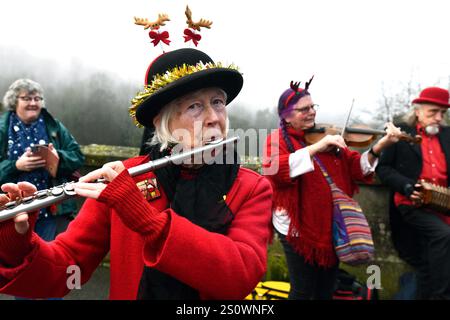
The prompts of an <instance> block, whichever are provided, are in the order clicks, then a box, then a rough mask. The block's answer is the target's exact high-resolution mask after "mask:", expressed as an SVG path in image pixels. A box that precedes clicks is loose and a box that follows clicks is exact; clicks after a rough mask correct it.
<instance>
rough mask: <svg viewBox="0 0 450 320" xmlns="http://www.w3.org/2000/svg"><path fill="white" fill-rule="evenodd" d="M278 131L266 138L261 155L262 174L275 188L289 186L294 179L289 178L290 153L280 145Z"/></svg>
mask: <svg viewBox="0 0 450 320" xmlns="http://www.w3.org/2000/svg"><path fill="white" fill-rule="evenodd" d="M280 139H281V138H280V134H279V131H275V132H273V133H272V134H270V135H268V136H267V139H266V148H265V151H264V154H263V163H262V167H263V174H264V175H265V176H266V177H267V178H268V179H270V180H271V181H272V182H273V183H274V184H275V185H276V186H278V187H283V186H290V185H293V184H295V179H292V178H291V177H290V176H289V156H290V152H289V150H288V149H287V147H286V146H285V144H284V143H280Z"/></svg>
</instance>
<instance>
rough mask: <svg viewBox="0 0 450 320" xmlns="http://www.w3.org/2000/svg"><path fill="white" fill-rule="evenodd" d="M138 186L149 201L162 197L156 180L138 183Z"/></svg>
mask: <svg viewBox="0 0 450 320" xmlns="http://www.w3.org/2000/svg"><path fill="white" fill-rule="evenodd" d="M136 186H137V187H138V188H139V190H140V191H141V192H142V194H143V195H144V198H145V199H147V200H148V201H150V200H154V199H158V198H159V197H161V192H160V191H159V189H158V182H157V181H156V178H151V179H145V180H144V181H140V182H138V183H136Z"/></svg>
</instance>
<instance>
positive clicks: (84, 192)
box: [74, 161, 125, 199]
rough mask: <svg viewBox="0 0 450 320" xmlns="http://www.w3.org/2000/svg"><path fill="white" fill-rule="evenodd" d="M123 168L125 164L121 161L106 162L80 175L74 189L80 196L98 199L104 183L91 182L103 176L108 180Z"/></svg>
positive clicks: (104, 185)
mask: <svg viewBox="0 0 450 320" xmlns="http://www.w3.org/2000/svg"><path fill="white" fill-rule="evenodd" d="M123 170H125V166H124V165H123V163H122V162H121V161H114V162H109V163H106V164H105V165H103V167H102V168H100V169H97V170H94V171H92V172H90V173H88V174H87V175H85V176H83V177H81V178H80V179H79V180H78V182H77V183H75V184H74V191H75V192H76V193H77V194H78V195H80V196H82V197H86V198H92V199H98V197H99V196H100V193H102V191H103V190H104V189H105V188H106V184H105V183H98V182H95V183H92V182H93V181H95V180H97V179H100V178H104V179H105V180H106V182H110V181H112V180H113V179H114V178H115V177H117V176H118V175H119V174H120V173H121V172H122V171H123Z"/></svg>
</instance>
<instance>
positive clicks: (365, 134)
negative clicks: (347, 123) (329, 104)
mask: <svg viewBox="0 0 450 320" xmlns="http://www.w3.org/2000/svg"><path fill="white" fill-rule="evenodd" d="M341 132H342V129H341V128H339V127H336V126H334V125H331V124H316V125H315V126H314V127H313V128H311V129H307V130H305V141H306V143H307V144H308V145H311V144H314V143H316V142H318V141H320V140H321V139H322V138H323V137H325V136H326V135H336V134H341ZM385 134H386V131H383V130H376V129H371V128H370V127H367V126H364V125H357V126H353V127H346V128H345V132H344V137H343V138H344V141H345V143H346V144H347V146H349V147H356V148H365V147H368V146H370V145H371V144H372V142H373V141H374V140H375V139H376V138H377V137H378V136H383V135H385ZM398 138H399V139H400V140H403V141H407V142H409V143H415V144H418V143H422V136H420V135H416V136H411V135H410V134H407V133H405V132H402V133H401V134H400V136H398Z"/></svg>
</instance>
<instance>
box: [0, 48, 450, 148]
mask: <svg viewBox="0 0 450 320" xmlns="http://www.w3.org/2000/svg"><path fill="white" fill-rule="evenodd" d="M0 70H1V73H0V95H1V97H2V99H3V96H4V94H5V92H6V90H7V89H8V87H9V86H10V85H11V83H12V82H14V81H15V80H17V79H19V78H29V79H32V80H35V81H37V82H39V83H40V84H41V85H42V86H43V88H44V94H45V100H46V107H47V109H48V110H49V112H50V113H51V114H52V115H53V116H54V117H56V118H57V119H59V120H60V121H62V123H63V124H64V125H65V126H66V127H67V128H68V129H69V130H70V132H71V133H72V135H73V136H74V137H75V139H76V140H77V141H78V142H79V143H80V144H82V145H87V144H106V145H121V146H130V147H140V143H141V138H142V134H143V129H142V128H138V127H136V126H135V125H134V123H133V121H132V119H131V117H130V116H129V114H128V107H129V105H130V101H131V99H132V98H133V97H134V96H135V94H136V93H137V92H139V91H140V90H141V89H142V84H137V83H133V82H132V81H129V80H125V79H124V78H121V77H118V76H117V75H116V74H114V73H113V72H111V71H106V70H101V69H95V68H93V67H92V66H87V65H85V64H84V63H83V62H82V61H80V60H72V61H71V63H68V64H67V65H66V66H62V65H60V64H58V63H57V62H55V61H54V60H51V59H44V58H39V57H36V56H33V55H31V54H29V53H27V51H25V50H23V49H20V48H11V47H1V46H0ZM428 85H439V86H441V87H442V78H440V79H436V83H435V84H433V83H431V84H428ZM380 87H381V95H380V97H379V101H378V105H377V106H376V107H375V108H373V110H371V109H363V110H361V109H360V110H354V111H353V112H352V117H351V123H352V124H366V125H368V126H371V127H372V128H382V127H383V124H384V123H385V122H386V121H388V120H389V119H390V118H394V120H395V119H398V118H399V117H400V116H401V115H402V114H404V113H405V112H407V110H408V109H409V105H410V102H411V100H412V99H414V98H415V97H417V96H418V94H419V92H420V91H421V90H422V89H423V88H422V87H421V85H420V84H419V83H417V82H415V81H414V79H413V72H412V73H411V77H410V79H406V80H405V81H404V82H400V81H399V82H398V83H397V85H396V86H395V87H392V86H385V85H384V84H383V83H380ZM444 87H445V86H444ZM449 87H450V75H449V76H448V81H447V88H449ZM312 96H313V99H314V94H313V95H312ZM315 102H317V100H316V101H315ZM276 104H277V101H273V103H272V106H271V107H267V108H258V107H257V106H254V105H249V104H246V103H243V102H239V101H238V102H233V103H231V104H230V105H229V108H228V113H229V118H230V128H233V129H243V130H244V131H245V130H247V129H251V128H253V129H267V130H268V132H269V131H270V130H271V129H275V128H277V127H278V123H279V119H278V115H277V112H276V110H277V108H276ZM3 111H4V110H2V112H3ZM321 112H322V113H324V111H323V110H321V109H320V106H319V111H318V122H320V116H319V115H321ZM326 113H328V114H326V115H325V116H326V117H328V119H330V118H331V119H332V118H333V115H332V114H331V115H330V114H329V111H327V112H326ZM338 120H340V121H342V120H341V119H338ZM333 124H335V125H337V126H339V125H341V124H342V123H340V122H339V121H335V122H333ZM262 143H264V142H262ZM259 145H261V142H260V143H259Z"/></svg>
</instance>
